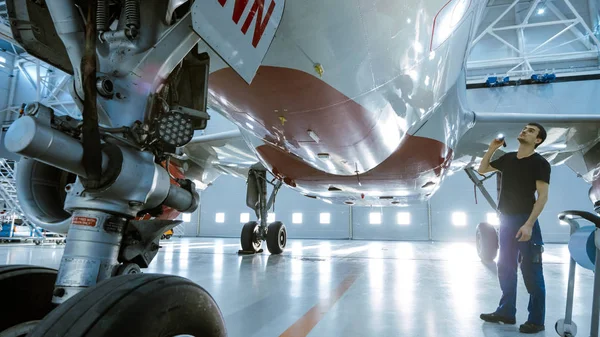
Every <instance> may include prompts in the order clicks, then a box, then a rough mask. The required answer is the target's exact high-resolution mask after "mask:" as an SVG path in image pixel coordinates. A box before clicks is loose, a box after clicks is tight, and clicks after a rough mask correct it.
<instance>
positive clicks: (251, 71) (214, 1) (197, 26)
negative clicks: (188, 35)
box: [192, 0, 286, 83]
mask: <svg viewBox="0 0 600 337" xmlns="http://www.w3.org/2000/svg"><path fill="white" fill-rule="evenodd" d="M285 1H286V0H201V1H196V2H194V4H193V5H192V23H193V28H194V31H195V32H196V33H197V34H198V35H199V36H200V37H201V38H202V40H203V41H204V42H205V43H206V44H208V45H209V46H210V47H211V48H212V49H213V50H214V51H215V52H216V53H217V54H218V55H219V56H220V57H221V58H222V59H223V60H224V61H225V62H227V64H229V66H230V67H231V68H233V69H234V70H235V71H236V72H237V73H238V74H239V75H240V76H241V77H242V78H243V79H244V80H245V81H246V82H248V83H251V82H252V79H253V78H254V75H255V74H256V70H258V67H259V66H260V65H261V63H262V60H263V58H264V57H265V55H266V53H267V51H268V49H269V46H270V45H271V43H272V42H273V39H274V37H275V32H276V31H277V28H278V27H279V23H280V22H281V17H282V16H283V10H284V7H285ZM199 48H202V43H201V44H200V45H199Z"/></svg>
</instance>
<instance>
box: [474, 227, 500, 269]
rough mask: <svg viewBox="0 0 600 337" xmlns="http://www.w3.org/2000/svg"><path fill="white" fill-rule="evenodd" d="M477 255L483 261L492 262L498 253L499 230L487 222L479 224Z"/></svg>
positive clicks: (476, 240) (476, 235) (476, 241)
mask: <svg viewBox="0 0 600 337" xmlns="http://www.w3.org/2000/svg"><path fill="white" fill-rule="evenodd" d="M475 243H476V246H477V255H479V258H480V259H481V261H483V262H486V263H487V262H492V261H494V259H495V258H496V256H497V255H498V247H499V246H498V232H497V231H496V228H495V227H494V226H492V225H490V224H489V223H487V222H482V223H480V224H479V225H477V230H476V233H475Z"/></svg>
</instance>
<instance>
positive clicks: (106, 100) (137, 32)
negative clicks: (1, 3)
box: [0, 0, 227, 337]
mask: <svg viewBox="0 0 600 337" xmlns="http://www.w3.org/2000/svg"><path fill="white" fill-rule="evenodd" d="M76 2H77V3H76ZM173 6H174V4H169V8H171V9H172V10H176V11H175V12H176V15H175V14H173V17H172V18H171V19H169V20H166V21H167V23H165V20H163V18H164V17H165V11H164V10H161V9H162V7H161V9H159V7H160V6H158V7H156V6H140V1H139V0H124V1H119V2H116V3H113V2H112V1H111V2H110V3H109V1H108V0H90V1H74V0H53V1H48V2H45V3H44V4H43V5H42V4H38V3H37V2H36V3H28V4H27V6H25V3H24V2H23V1H16V0H12V1H10V0H9V1H7V7H8V11H9V12H10V15H11V20H10V21H11V25H12V29H13V32H20V33H19V34H15V36H17V37H19V38H21V37H22V36H29V35H28V32H25V33H23V34H21V32H23V31H24V30H28V29H29V30H30V29H31V27H44V29H51V28H54V31H49V32H47V35H48V36H54V37H55V38H53V39H56V37H58V38H60V40H61V42H62V44H60V46H59V44H58V43H55V44H54V45H53V47H56V48H58V49H60V48H61V47H63V48H64V50H57V51H56V55H54V56H57V57H58V58H60V57H63V61H64V62H63V64H62V65H63V66H64V67H63V68H65V69H66V70H70V72H71V73H72V75H73V78H72V79H73V82H72V83H71V85H69V87H71V95H72V96H73V99H74V101H75V103H76V104H77V105H78V106H79V108H80V110H83V122H82V123H79V121H77V120H74V119H73V118H68V117H66V116H58V115H56V114H55V113H54V110H53V109H51V108H49V107H47V106H44V105H43V104H41V103H39V102H35V103H33V104H28V105H27V106H26V107H25V109H24V112H23V113H22V115H21V117H20V118H19V119H17V120H16V121H15V122H14V123H13V124H12V125H11V127H10V128H9V130H8V132H7V133H6V135H5V141H4V145H5V147H6V149H7V150H9V151H11V152H13V153H15V154H19V155H21V156H22V158H21V160H20V162H19V170H18V171H17V193H18V198H19V201H20V203H21V205H22V207H23V208H24V209H25V213H26V214H27V216H28V217H29V218H30V220H32V222H34V223H35V224H36V225H37V226H39V227H41V228H44V229H47V230H49V231H52V232H56V233H59V234H67V233H68V239H67V242H66V246H65V249H64V253H63V256H62V260H61V263H60V267H59V269H58V270H48V269H44V268H38V267H29V266H27V267H23V266H6V267H5V266H0V289H3V290H6V291H7V293H8V294H17V295H18V296H19V297H21V298H23V297H24V298H26V301H22V299H17V300H15V301H10V302H11V305H14V304H18V305H19V308H20V309H23V310H13V312H11V313H10V314H11V315H10V316H4V315H3V316H2V318H0V323H1V324H0V336H4V335H5V333H8V332H9V331H10V333H11V336H22V335H25V334H27V336H70V335H73V336H75V335H77V336H83V335H86V336H87V335H91V334H93V335H95V336H150V335H152V336H174V335H194V336H215V337H221V336H226V334H227V333H226V329H225V324H224V320H223V317H222V314H221V311H220V310H219V308H218V306H217V304H216V303H215V301H214V299H213V298H212V297H211V296H210V295H209V294H208V293H207V292H206V291H205V290H204V289H202V288H201V287H200V286H198V285H196V284H194V283H193V282H191V281H189V280H186V279H184V278H181V277H177V276H166V275H152V274H142V273H141V269H142V268H147V267H148V266H149V264H150V263H151V261H152V260H153V259H154V257H155V256H156V255H157V253H158V250H159V248H160V246H159V241H160V238H161V236H162V235H163V233H165V232H167V231H170V230H171V229H172V228H173V227H175V226H176V225H178V224H179V223H180V222H181V221H177V220H172V219H174V218H175V217H176V216H177V215H178V214H179V213H191V212H193V211H194V210H196V208H197V207H198V203H199V195H198V192H197V191H196V187H195V184H194V183H193V181H192V180H191V179H188V178H189V177H188V178H185V174H184V169H183V167H184V166H185V165H184V164H185V162H184V161H185V160H186V158H185V157H183V156H181V154H182V153H181V151H180V150H181V147H183V146H185V145H186V144H188V143H189V142H190V140H191V139H192V138H193V134H194V131H196V130H203V129H204V128H205V127H206V124H207V121H208V120H209V119H210V116H209V115H208V114H207V113H206V111H207V107H206V102H207V96H208V94H207V92H208V73H209V61H210V60H209V58H208V54H205V53H204V54H199V53H198V51H197V49H196V48H195V47H196V46H197V44H198V42H199V41H200V37H199V36H198V35H197V34H196V33H195V32H194V31H193V30H191V29H190V27H191V26H192V25H193V23H192V12H191V11H190V7H189V6H191V4H185V2H181V1H180V2H179V3H178V4H177V6H175V7H173ZM186 6H187V7H186ZM85 12H87V16H85V17H83V16H84V14H83V13H85ZM22 22H27V25H28V26H27V27H25V26H23V25H22V24H21V23H22ZM40 38H44V37H43V36H42V37H40ZM34 39H35V38H34ZM36 41H37V40H36ZM44 41H46V40H44ZM19 42H22V41H19ZM46 42H47V43H52V42H56V41H54V40H52V41H50V40H48V41H46ZM28 43H29V44H27V45H28V46H29V47H30V48H29V49H28V50H27V51H28V52H30V53H32V54H33V55H36V48H35V47H39V46H40V45H45V44H44V43H38V44H37V45H36V42H35V41H34V42H31V41H29V42H28ZM32 46H34V47H32ZM61 52H62V53H61ZM38 56H39V53H38ZM64 56H67V57H64ZM52 59H53V58H51V60H52ZM54 63H60V62H58V61H56V62H54ZM68 63H70V66H69V64H68ZM171 158H175V160H176V161H178V163H177V165H175V164H174V165H170V164H171V162H170V160H171ZM165 163H166V164H165ZM189 165H195V164H194V163H193V162H190V163H189ZM171 166H175V167H176V168H177V169H179V168H182V169H181V171H180V172H178V173H176V174H173V172H172V171H171ZM71 178H73V179H71ZM15 268H16V269H15ZM21 288H23V289H22V291H19V290H18V289H21ZM9 298H10V297H9ZM141 308H142V310H140V309H141ZM13 314H14V315H13ZM6 317H9V318H10V320H5V318H6ZM5 322H6V323H5Z"/></svg>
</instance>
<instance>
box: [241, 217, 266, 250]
mask: <svg viewBox="0 0 600 337" xmlns="http://www.w3.org/2000/svg"><path fill="white" fill-rule="evenodd" d="M258 226H259V225H258V222H256V221H250V222H246V223H245V224H244V227H242V234H241V235H240V244H241V245H242V250H243V251H246V252H258V251H259V250H260V246H262V241H261V240H256V234H257V233H256V231H257V228H258Z"/></svg>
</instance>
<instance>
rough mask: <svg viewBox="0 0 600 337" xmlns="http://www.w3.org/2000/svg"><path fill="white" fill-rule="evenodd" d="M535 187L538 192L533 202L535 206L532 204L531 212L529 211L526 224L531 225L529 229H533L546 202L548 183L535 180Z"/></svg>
mask: <svg viewBox="0 0 600 337" xmlns="http://www.w3.org/2000/svg"><path fill="white" fill-rule="evenodd" d="M535 187H536V189H537V192H538V198H537V200H536V201H535V204H533V210H532V211H531V215H530V216H529V219H527V223H528V224H531V227H533V224H534V223H535V220H537V218H538V217H539V216H540V214H541V213H542V210H543V209H544V206H546V202H547V201H548V183H547V182H545V181H542V180H536V182H535Z"/></svg>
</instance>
